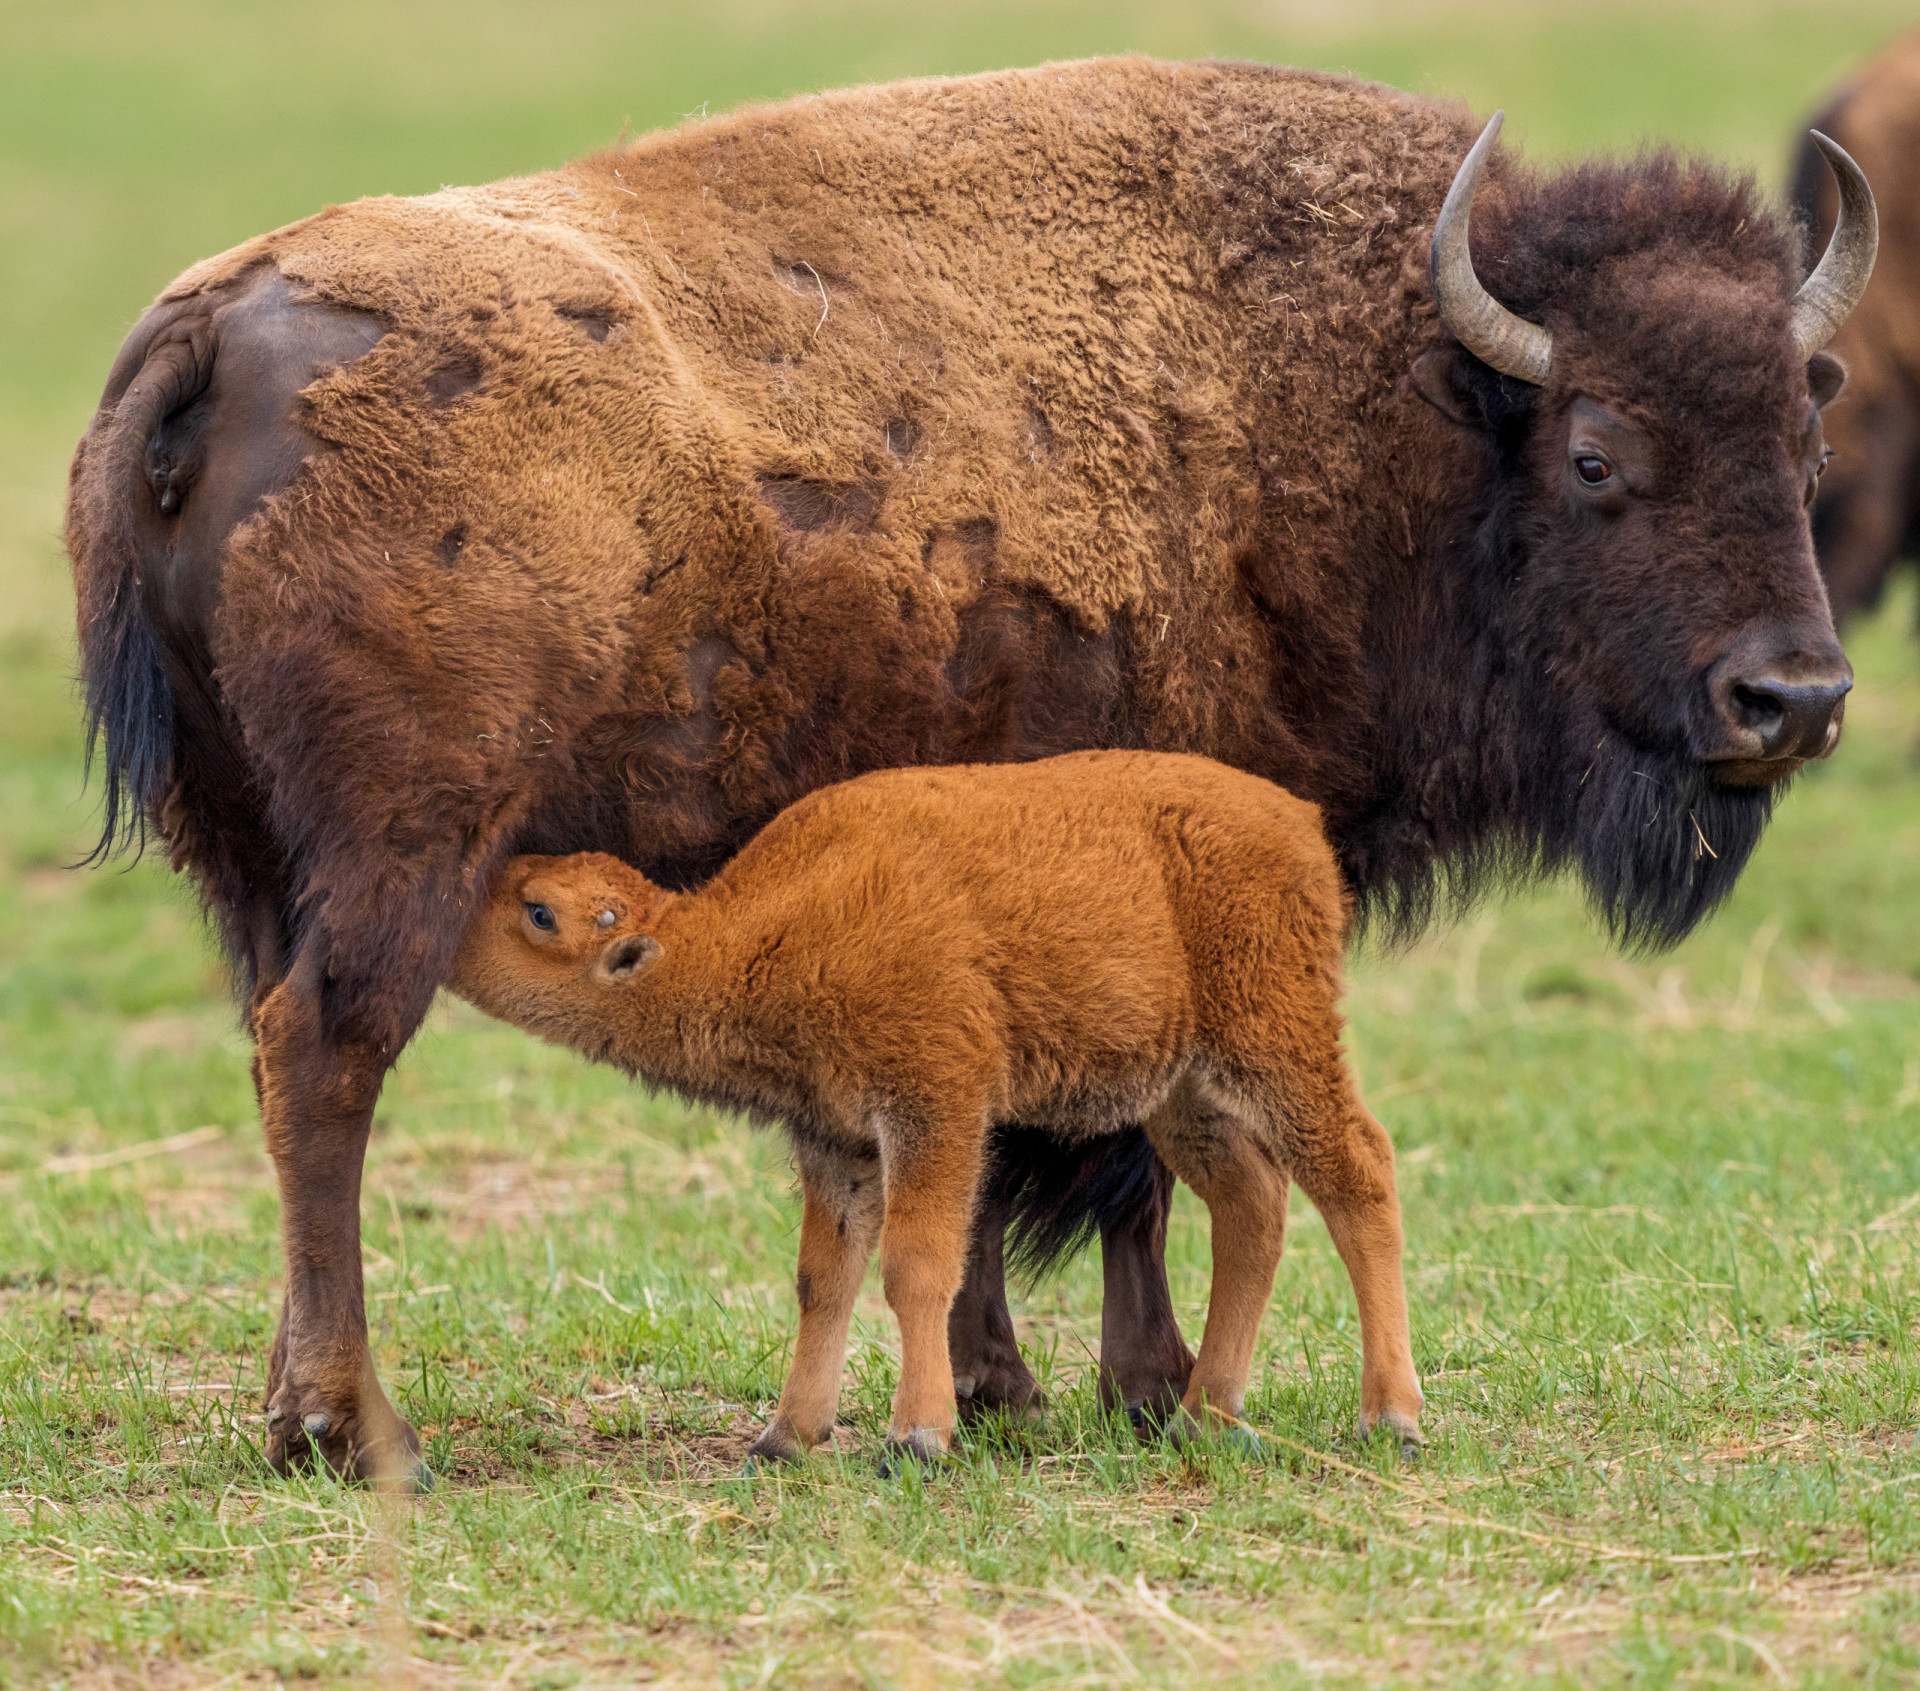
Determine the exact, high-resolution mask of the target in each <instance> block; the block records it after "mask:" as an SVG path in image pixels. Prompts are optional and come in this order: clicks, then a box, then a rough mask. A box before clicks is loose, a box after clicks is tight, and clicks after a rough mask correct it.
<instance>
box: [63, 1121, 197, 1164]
mask: <svg viewBox="0 0 1920 1691" xmlns="http://www.w3.org/2000/svg"><path fill="white" fill-rule="evenodd" d="M226 1134H227V1130H226V1129H225V1128H224V1127H196V1128H193V1129H192V1130H191V1131H189V1132H186V1133H175V1134H171V1135H169V1136H168V1137H167V1138H165V1139H144V1140H142V1141H141V1142H140V1143H139V1144H138V1145H122V1146H121V1147H120V1149H119V1150H117V1151H84V1152H82V1151H76V1152H73V1153H72V1154H70V1155H68V1156H64V1157H49V1158H48V1159H47V1160H46V1161H45V1162H44V1163H42V1164H41V1165H40V1172H41V1173H42V1174H91V1173H93V1171H94V1170H95V1169H101V1168H118V1167H119V1166H120V1165H121V1164H122V1163H137V1162H141V1161H144V1160H145V1159H146V1158H148V1157H166V1156H171V1155H172V1154H173V1153H174V1152H176V1151H191V1150H192V1149H193V1148H194V1146H196V1145H210V1144H212V1143H213V1141H214V1140H216V1139H224V1138H225V1137H226Z"/></svg>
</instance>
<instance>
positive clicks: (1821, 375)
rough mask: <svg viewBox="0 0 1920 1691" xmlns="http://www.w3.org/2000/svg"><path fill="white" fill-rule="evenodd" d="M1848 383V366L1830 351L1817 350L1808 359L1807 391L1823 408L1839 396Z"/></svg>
mask: <svg viewBox="0 0 1920 1691" xmlns="http://www.w3.org/2000/svg"><path fill="white" fill-rule="evenodd" d="M1846 385H1847V367H1846V365H1844V364H1842V363H1841V362H1840V360H1839V359H1837V358H1835V357H1834V356H1833V354H1832V353H1830V352H1816V353H1815V354H1814V355H1813V356H1812V357H1811V358H1809V359H1808V360H1807V392H1808V393H1810V394H1812V395H1813V402H1814V404H1815V405H1818V406H1819V407H1820V408H1821V409H1822V410H1824V409H1825V408H1826V407H1827V406H1829V405H1831V404H1832V403H1833V402H1834V400H1836V399H1837V398H1839V396H1840V390H1841V389H1842V388H1843V387H1845V386H1846Z"/></svg>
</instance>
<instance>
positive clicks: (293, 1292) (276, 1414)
mask: <svg viewBox="0 0 1920 1691" xmlns="http://www.w3.org/2000/svg"><path fill="white" fill-rule="evenodd" d="M322 974H323V968H322V965H321V961H320V947H319V946H318V944H317V943H310V944H309V945H308V946H307V947H306V948H305V949H304V950H303V952H302V954H301V955H300V957H299V958H298V959H296V961H295V964H294V967H293V970H292V971H291V972H290V973H289V974H288V975H287V976H286V977H285V978H284V979H282V980H280V981H279V982H278V983H276V984H274V985H272V986H270V987H269V988H268V989H267V990H266V991H264V992H263V993H262V995H261V997H260V998H259V1000H258V1001H257V1003H256V1004H255V1006H254V1010H253V1026H254V1039H255V1046H256V1049H255V1053H254V1085H255V1087H256V1089H257V1091H258V1093H259V1098H260V1120H261V1125H262V1127H263V1128H264V1130H265V1134H266V1142H267V1150H268V1152H269V1154H270V1155H271V1156H272V1158H273V1164H274V1172H275V1173H276V1175H277V1176H278V1178H279V1184H280V1215H281V1230H282V1236H283V1241H284V1244H285V1249H286V1264H287V1290H286V1302H285V1304H284V1306H283V1308H282V1311H281V1316H280V1329H279V1332H278V1333H277V1334H276V1335H275V1338H274V1343H273V1353H272V1357H271V1360H270V1363H269V1366H268V1375H267V1447H266V1454H267V1460H268V1461H269V1462H270V1463H271V1464H272V1465H273V1466H274V1468H276V1469H277V1470H279V1471H281V1472H285V1471H286V1470H287V1469H289V1468H292V1467H297V1466H300V1465H302V1464H304V1463H305V1462H307V1461H310V1460H312V1459H313V1458H314V1457H316V1456H317V1457H319V1458H321V1459H323V1460H324V1461H325V1462H326V1463H327V1464H328V1465H329V1466H330V1467H331V1468H333V1469H334V1470H335V1471H336V1472H337V1473H339V1474H342V1475H344V1476H346V1477H348V1478H352V1479H380V1480H398V1481H411V1482H412V1483H414V1484H415V1485H417V1486H421V1487H424V1486H426V1485H427V1484H430V1483H431V1480H432V1476H431V1475H430V1474H429V1473H428V1471H427V1469H426V1466H425V1464H424V1463H423V1462H422V1461H421V1459H420V1441H419V1439H418V1437H417V1436H416V1435H415V1433H414V1430H413V1429H412V1428H411V1427H410V1426H408V1425H407V1423H406V1422H405V1420H403V1419H402V1418H401V1416H400V1414H399V1412H398V1411H397V1410H396V1409H395V1408H394V1407H393V1405H392V1404H391V1403H390V1402H389V1401H388V1399H387V1395H386V1393H385V1392H384V1391H382V1390H381V1388H380V1381H379V1378H378V1376H377V1375H376V1373H375V1371H374V1366H373V1357H372V1354H371V1352H370V1351H369V1349H368V1346H367V1308H366V1298H365V1289H364V1286H363V1283H362V1280H361V1272H360V1172H361V1165H362V1162H363V1161H364V1159H365V1156H366V1148H367V1134H368V1131H369V1129H370V1128H371V1126H372V1122H373V1107H374V1102H375V1100H376V1099H377V1098H378V1097H379V1095H380V1083H381V1081H382V1080H383V1079H384V1078H385V1075H386V1070H387V1064H388V1061H389V1060H390V1059H389V1057H388V1056H387V1054H386V1053H384V1052H381V1051H379V1050H376V1049H374V1048H372V1047H370V1046H367V1045H364V1044H358V1043H354V1042H352V1041H349V1040H343V1039H340V1038H337V1037H336V1038H329V1037H328V1035H327V1033H326V1030H325V1029H324V1027H323V1023H322V1017H321V1013H320V987H321V978H322Z"/></svg>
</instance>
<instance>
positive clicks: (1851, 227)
mask: <svg viewBox="0 0 1920 1691" xmlns="http://www.w3.org/2000/svg"><path fill="white" fill-rule="evenodd" d="M1808 133H1809V134H1810V135H1811V136H1812V137H1813V144H1814V145H1815V146H1816V147H1818V148H1819V149H1820V151H1821V154H1822V155H1823V156H1824V157H1825V159H1826V161H1827V168H1828V169H1829V170H1831V171H1832V172H1833V179H1834V181H1835V182H1836V183H1838V184H1839V188H1840V216H1839V218H1838V220H1837V221H1836V222H1835V223H1834V226H1833V238H1832V239H1831V240H1830V241H1828V242H1827V250H1826V252H1825V254H1824V255H1823V256H1822V257H1821V260H1820V263H1819V264H1818V266H1816V268H1815V269H1814V272H1813V274H1812V275H1811V276H1809V277H1808V278H1807V279H1806V280H1805V281H1804V282H1802V283H1801V284H1800V291H1799V292H1798V293H1797V294H1795V295H1794V296H1793V334H1794V339H1795V340H1797V341H1798V342H1799V343H1800V356H1801V357H1802V358H1811V357H1812V356H1813V354H1814V353H1816V352H1818V351H1819V350H1820V349H1821V348H1822V347H1823V346H1825V345H1826V344H1827V342H1828V341H1830V340H1832V339H1833V337H1834V336H1835V335H1837V334H1838V333H1839V332H1840V325H1841V324H1842V323H1844V322H1846V320H1847V319H1848V318H1849V317H1850V316H1852V315H1853V308H1854V307H1855V306H1856V305H1858V304H1859V303H1860V296H1861V295H1862V294H1864V293H1865V292H1866V291H1867V278H1868V277H1869V276H1871V275H1872V274H1873V255H1874V254H1875V253H1876V252H1877V251H1878V250H1879V247H1880V214H1879V212H1878V211H1876V210H1875V209H1874V204H1873V190H1872V189H1871V188H1869V187H1868V186H1867V179H1866V177H1865V176H1864V175H1863V174H1862V173H1861V170H1860V167H1859V166H1858V165H1857V164H1855V163H1854V162H1853V160H1852V159H1850V158H1849V157H1848V156H1847V151H1846V149H1845V148H1844V147H1842V146H1840V145H1839V144H1838V143H1836V142H1833V141H1829V140H1828V139H1827V138H1826V136H1824V135H1822V134H1821V133H1820V131H1819V130H1817V129H1814V130H1810V131H1809V132H1808Z"/></svg>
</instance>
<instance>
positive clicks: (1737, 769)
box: [1705, 633, 1853, 787]
mask: <svg viewBox="0 0 1920 1691" xmlns="http://www.w3.org/2000/svg"><path fill="white" fill-rule="evenodd" d="M1818 644H1819V649H1818V650H1816V651H1812V652H1809V651H1808V650H1807V649H1806V647H1805V646H1804V645H1803V644H1799V643H1796V642H1795V641H1794V640H1793V639H1792V638H1791V636H1786V637H1782V636H1781V635H1780V634H1778V633H1761V634H1756V635H1754V636H1750V637H1749V638H1747V639H1744V640H1742V641H1740V642H1739V643H1738V644H1736V645H1735V646H1734V648H1733V649H1732V650H1731V651H1729V652H1728V653H1726V654H1725V656H1723V657H1722V658H1721V659H1720V661H1719V662H1718V663H1716V664H1715V665H1714V666H1713V668H1712V669H1711V670H1710V671H1708V674H1707V697H1708V700H1709V703H1710V706H1711V713H1712V721H1711V726H1710V728H1709V730H1708V739H1709V744H1710V745H1711V747H1712V749H1711V750H1709V751H1707V752H1706V754H1705V757H1706V761H1707V762H1708V763H1710V764H1711V765H1713V770H1714V775H1715V778H1716V779H1717V780H1719V781H1720V782H1722V783H1723V784H1725V785H1727V786H1733V787H1765V786H1771V785H1772V784H1773V783H1774V782H1776V781H1782V780H1785V779H1786V777H1787V776H1789V775H1791V774H1792V773H1793V772H1794V771H1795V770H1796V769H1798V768H1799V767H1800V766H1801V765H1802V764H1803V763H1805V762H1807V761H1808V760H1809V759H1811V758H1821V757H1826V756H1827V755H1828V754H1829V753H1831V752H1832V750H1833V748H1834V747H1835V746H1837V745H1838V744H1839V743H1840V724H1841V720H1842V718H1843V717H1844V715H1845V714H1846V703H1845V701H1846V696H1847V694H1848V693H1850V692H1851V691H1852V690H1853V666H1852V665H1851V664H1850V663H1848V662H1847V660H1846V658H1845V657H1844V656H1843V655H1842V654H1841V652H1840V648H1839V646H1838V645H1837V644H1836V643H1835V642H1834V641H1833V640H1832V639H1831V638H1830V637H1829V638H1828V639H1826V640H1824V641H1822V642H1819V643H1818Z"/></svg>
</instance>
